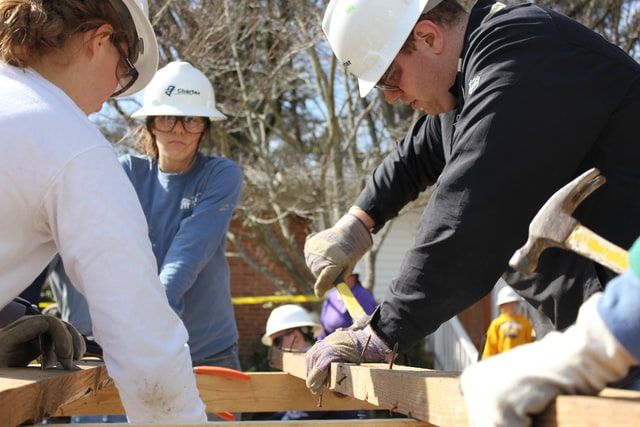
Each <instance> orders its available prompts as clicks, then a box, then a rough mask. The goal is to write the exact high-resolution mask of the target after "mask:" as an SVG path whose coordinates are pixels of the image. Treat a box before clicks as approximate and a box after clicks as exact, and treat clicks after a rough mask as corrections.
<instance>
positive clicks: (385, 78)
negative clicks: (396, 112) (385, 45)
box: [374, 61, 400, 91]
mask: <svg viewBox="0 0 640 427" xmlns="http://www.w3.org/2000/svg"><path fill="white" fill-rule="evenodd" d="M398 80H400V68H398V66H397V65H396V62H395V61H393V62H392V63H391V65H389V68H387V71H385V72H384V74H383V75H382V77H380V80H378V83H376V85H375V86H374V87H375V88H376V89H379V90H383V91H384V90H386V91H393V90H400V87H399V86H398V85H397V83H398Z"/></svg>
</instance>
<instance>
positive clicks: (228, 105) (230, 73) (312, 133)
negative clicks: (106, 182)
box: [101, 0, 640, 292]
mask: <svg viewBox="0 0 640 427" xmlns="http://www.w3.org/2000/svg"><path fill="white" fill-rule="evenodd" d="M639 2H640V0H633V1H613V0H608V1H607V0H582V1H581V0H571V1H565V2H551V1H539V2H538V3H540V4H548V5H549V6H550V7H554V8H557V9H559V10H561V11H562V12H564V13H567V14H569V15H570V16H572V17H574V18H576V19H579V20H581V21H582V22H584V23H585V24H586V25H588V26H590V27H592V28H594V29H596V30H597V31H599V32H600V33H602V34H603V35H604V36H605V37H607V38H609V39H610V40H612V41H613V42H614V43H617V44H618V45H620V46H621V47H622V48H623V49H625V50H627V51H628V52H630V53H632V54H634V53H636V54H637V49H638V37H639V34H638V31H639V27H640V25H638V19H639V17H638V16H639V13H640V7H638V3H639ZM465 3H466V4H467V5H468V4H469V3H470V2H469V1H466V2H465ZM150 6H151V17H152V22H153V24H154V27H155V29H156V32H157V35H158V41H159V45H160V54H161V62H162V64H161V65H164V64H165V63H167V62H169V61H172V60H177V59H180V60H185V61H189V62H191V63H192V64H193V65H194V66H196V67H197V68H199V69H200V70H202V71H203V72H204V73H205V74H207V76H209V78H210V79H211V80H212V82H213V83H214V87H215V91H216V99H217V102H218V105H219V107H220V109H221V110H222V111H224V112H225V114H227V116H228V117H229V119H228V120H227V121H224V122H216V124H215V125H214V129H213V132H212V135H211V138H210V141H209V143H208V144H207V146H206V147H205V148H206V149H207V150H208V151H209V152H210V153H218V154H222V155H225V156H227V157H230V158H232V159H234V160H235V161H237V162H238V163H239V164H240V166H241V167H242V169H243V172H244V178H245V189H244V194H243V198H242V201H241V203H240V205H239V207H238V209H237V210H236V212H235V219H236V220H238V221H240V222H241V223H242V224H243V227H241V228H240V229H239V230H234V232H233V233H230V234H229V239H230V241H231V242H232V243H233V246H234V248H235V250H236V251H237V252H238V254H239V255H240V256H242V257H243V258H244V259H245V260H246V261H247V262H248V263H249V265H252V266H253V267H254V268H256V269H257V270H259V271H260V272H261V273H262V274H263V275H265V277H267V278H269V280H270V281H271V283H273V284H274V285H275V286H276V287H277V288H278V289H280V290H281V291H282V292H310V291H311V286H312V283H313V278H312V277H311V274H310V272H309V271H308V270H307V268H306V266H305V263H304V259H303V254H302V253H301V251H300V247H299V246H300V242H299V241H296V236H295V233H294V232H293V230H292V227H291V221H290V219H291V217H292V216H295V217H302V218H306V219H308V220H309V224H310V229H309V231H313V230H314V229H315V230H318V229H323V228H326V227H328V226H330V225H331V224H332V223H333V222H334V221H335V220H336V219H337V218H338V217H339V216H340V215H342V214H343V213H344V212H345V211H346V210H347V209H348V208H349V206H350V205H351V203H352V202H353V201H354V200H355V197H356V196H357V194H358V193H359V192H360V191H361V189H362V188H363V186H364V183H365V180H366V177H367V176H368V175H369V173H370V172H371V171H372V169H373V168H374V167H375V166H376V165H377V164H378V163H379V162H380V161H381V160H382V158H383V157H384V156H385V155H386V154H387V153H388V152H389V150H390V149H391V148H392V144H393V141H395V140H396V139H398V138H400V137H401V136H402V135H403V134H404V132H405V131H406V130H407V128H408V127H409V125H410V124H411V122H412V121H413V120H414V119H415V113H414V112H412V111H411V109H409V108H407V107H403V106H390V105H388V104H386V103H385V102H383V100H382V98H381V97H380V95H378V94H373V95H370V96H368V97H367V98H359V97H358V94H357V90H356V89H357V86H356V82H355V80H354V79H353V78H352V77H351V76H349V75H347V74H346V73H345V71H344V69H343V68H342V66H341V65H339V64H338V63H337V61H336V59H335V57H334V56H333V55H332V53H331V51H330V49H329V47H328V45H327V44H326V42H325V41H324V37H323V35H322V32H321V29H320V23H321V22H322V14H323V12H324V8H325V6H326V2H325V1H318V0H315V1H314V0H308V1H290V0H207V1H203V0H152V1H150ZM124 102H125V101H114V102H112V105H113V107H114V111H115V114H116V115H117V116H118V117H119V119H118V120H116V121H115V122H113V120H111V122H109V121H107V120H105V121H104V123H101V124H102V126H103V128H104V129H105V130H106V132H107V134H108V135H109V137H110V138H111V139H112V140H114V141H115V140H120V139H123V135H126V134H127V132H128V133H129V134H130V130H131V129H132V128H133V127H134V126H135V123H134V122H133V121H132V120H131V119H129V118H128V114H127V113H128V112H130V110H131V109H132V108H131V105H125V104H124ZM126 102H128V103H132V102H133V103H135V101H131V100H128V101H126ZM124 139H125V140H126V139H128V141H127V143H128V144H131V141H130V139H131V138H126V137H125V138H124ZM383 233H384V232H383ZM246 239H251V240H252V241H253V242H256V243H257V244H258V245H260V247H261V249H262V250H263V252H264V253H266V254H267V255H268V256H269V258H270V259H271V260H272V262H273V263H275V264H276V265H278V266H280V267H281V268H282V269H283V270H284V271H286V272H287V276H288V279H287V280H283V279H282V278H278V277H276V276H275V275H273V274H271V272H270V271H269V270H267V269H265V268H264V267H263V266H262V264H261V263H260V262H258V261H257V260H255V259H253V258H252V254H251V253H250V251H247V250H246V247H245V246H244V244H243V242H245V241H246ZM377 249H378V248H377V247H376V248H374V249H373V251H372V252H371V253H370V254H369V256H368V262H367V264H368V268H367V270H368V271H369V272H370V273H373V271H374V266H375V257H376V255H377ZM367 278H368V281H369V282H370V283H373V274H367Z"/></svg>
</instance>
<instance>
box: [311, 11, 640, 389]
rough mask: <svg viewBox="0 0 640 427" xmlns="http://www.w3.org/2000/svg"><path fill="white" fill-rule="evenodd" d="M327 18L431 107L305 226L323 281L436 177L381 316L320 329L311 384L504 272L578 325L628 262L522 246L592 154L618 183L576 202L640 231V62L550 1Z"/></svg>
mask: <svg viewBox="0 0 640 427" xmlns="http://www.w3.org/2000/svg"><path fill="white" fill-rule="evenodd" d="M322 28H323V31H324V33H325V35H326V37H327V40H328V42H329V45H330V47H331V49H332V50H333V52H334V53H335V55H336V57H337V58H338V60H339V61H340V63H341V64H343V66H344V67H345V69H346V71H348V72H350V73H351V74H353V75H354V76H355V77H356V78H357V79H358V86H359V89H360V95H361V96H365V95H367V94H368V93H369V92H371V91H372V90H373V89H374V88H376V89H378V90H379V91H381V93H380V95H382V96H383V97H384V98H385V100H386V101H387V102H389V103H395V102H402V103H403V104H405V105H407V106H411V107H412V108H413V109H415V110H417V111H423V112H424V113H426V114H424V115H422V116H420V117H419V118H418V119H417V120H416V122H415V123H413V124H412V125H411V127H410V130H409V131H408V132H407V134H406V136H405V137H404V138H402V139H400V140H399V141H397V142H395V143H394V144H391V146H392V147H393V148H392V150H391V151H390V153H389V154H388V155H387V156H386V157H385V158H384V159H383V161H382V162H381V163H380V164H379V165H378V166H377V167H376V169H375V170H374V171H373V172H372V174H371V175H370V177H369V178H368V180H367V182H366V184H365V187H364V189H363V190H362V192H361V193H360V195H359V196H358V198H357V199H356V201H355V202H354V204H353V205H352V206H351V208H350V209H349V210H348V212H347V213H345V215H343V216H342V217H341V218H339V219H338V221H337V222H336V223H335V224H334V225H333V226H332V227H330V228H328V229H326V230H323V231H320V232H318V233H316V234H314V235H313V236H310V237H309V238H308V239H307V240H306V242H305V251H304V252H305V260H306V262H307V266H308V267H309V269H310V270H311V271H312V272H313V273H314V275H315V276H316V277H317V280H316V283H315V285H314V289H315V292H316V294H317V295H323V294H324V293H325V292H327V291H328V290H329V289H331V288H332V287H333V284H334V282H335V280H336V278H337V277H338V276H339V275H343V276H346V275H348V274H349V272H350V270H351V269H352V268H353V266H354V265H355V264H356V262H357V261H358V260H359V259H360V258H362V256H363V255H364V254H365V253H366V252H367V251H368V250H369V249H370V248H371V247H372V245H373V240H372V237H371V234H372V233H376V232H378V231H379V230H380V229H382V227H384V225H385V223H387V222H388V221H390V220H391V219H392V218H394V217H395V216H397V215H398V213H399V212H400V211H401V210H402V209H403V208H404V207H405V206H406V205H407V204H408V203H409V202H411V201H412V200H415V199H416V198H417V197H419V195H420V194H421V193H422V192H424V191H425V190H426V189H427V187H429V186H435V190H434V191H433V193H432V195H431V196H430V198H429V201H428V203H427V206H426V207H425V210H424V212H423V215H422V217H421V220H420V226H419V227H418V229H417V232H416V236H415V239H414V242H413V244H412V246H411V247H410V248H409V250H408V251H407V252H406V254H405V256H404V258H403V261H402V263H401V266H400V269H399V272H398V274H397V276H396V277H395V278H394V279H393V280H392V281H391V282H390V284H389V285H390V286H389V290H388V292H387V294H386V296H385V298H384V299H383V301H382V302H381V304H380V306H379V309H377V310H376V312H375V313H374V314H373V316H372V317H371V322H370V323H369V325H368V326H367V327H366V328H364V329H362V330H358V331H353V330H345V331H337V332H334V333H333V334H331V335H329V336H328V337H327V338H325V339H324V340H322V341H319V342H317V343H316V344H315V345H314V347H313V348H311V349H310V350H309V351H308V352H307V354H306V358H307V366H308V367H309V372H308V375H307V386H308V387H309V388H310V389H311V390H312V391H313V392H315V393H320V392H321V391H322V390H323V384H324V383H325V381H326V378H327V374H328V368H329V366H330V364H331V362H334V361H337V360H342V361H350V362H353V358H354V357H355V356H354V355H355V354H358V352H357V350H355V351H354V349H358V348H363V347H364V344H365V343H366V342H367V340H370V341H369V345H368V346H367V352H368V354H365V357H364V360H368V361H372V362H373V361H375V362H379V361H381V360H384V359H385V358H386V357H388V354H389V353H390V352H391V349H393V348H394V347H395V346H396V345H397V346H398V351H399V352H400V353H403V352H406V351H407V350H408V349H410V348H411V347H412V346H413V345H414V344H416V343H417V342H418V341H419V340H420V339H421V338H423V337H424V336H426V335H428V334H430V333H432V332H434V331H435V330H436V329H437V328H438V327H439V326H440V325H441V324H442V323H444V322H446V321H447V320H448V319H450V318H451V317H452V316H454V315H456V314H457V313H460V312H461V311H462V310H464V309H465V308H467V307H469V306H470V305H471V304H473V303H475V302H476V301H478V300H480V299H481V298H482V297H484V296H485V295H487V294H488V293H489V292H490V291H491V287H492V285H493V284H494V283H496V281H497V280H498V278H499V277H500V276H501V275H503V274H504V273H506V275H505V277H504V278H505V280H506V282H507V283H508V284H509V285H511V286H512V287H514V289H516V290H517V291H518V293H519V294H521V295H522V296H523V297H525V298H526V300H527V301H528V302H529V303H530V304H531V305H532V306H534V307H535V308H537V309H538V310H539V311H541V312H543V313H544V314H545V315H546V316H547V317H549V319H550V321H551V322H552V323H553V325H554V326H555V327H556V328H558V329H564V328H567V327H569V326H570V325H571V324H572V323H573V322H574V321H575V320H576V317H577V314H578V310H579V309H580V306H581V304H582V303H583V302H584V301H586V300H587V299H588V298H589V296H590V295H592V294H594V293H596V292H598V291H600V290H602V289H604V288H605V286H607V283H609V281H610V280H611V279H612V278H613V277H614V276H615V274H614V272H612V271H610V270H608V269H606V268H604V267H602V266H600V265H598V264H597V263H595V262H593V261H590V260H588V259H584V258H581V257H579V256H578V255H576V254H573V253H571V252H569V251H561V250H559V249H554V248H552V249H549V250H548V251H546V252H545V253H544V254H543V256H542V257H541V258H540V261H539V263H538V268H537V271H536V273H535V275H530V276H526V277H524V276H522V275H519V274H517V273H516V272H514V271H511V270H508V261H509V259H510V257H511V255H512V254H513V252H514V251H515V250H516V249H517V248H519V247H520V246H522V244H524V242H525V241H526V240H527V230H528V226H529V223H530V221H531V218H533V217H534V216H535V214H536V212H537V211H538V210H539V209H540V207H541V206H542V205H543V204H544V203H545V202H546V201H547V199H548V197H549V196H550V195H551V194H553V193H554V192H555V191H557V190H558V189H559V188H561V187H563V186H564V185H565V184H566V183H567V182H569V181H570V180H571V179H572V178H573V177H577V176H579V175H580V174H581V173H582V172H584V171H585V170H588V169H589V168H591V167H597V168H599V169H600V170H601V171H602V172H603V175H605V176H606V178H607V184H606V185H604V186H603V187H602V188H600V189H599V190H598V191H597V192H595V193H594V194H592V195H590V196H589V198H588V199H586V200H585V201H584V202H582V203H581V204H580V206H579V207H578V209H577V210H576V211H575V212H574V213H573V214H574V215H575V217H576V218H578V220H579V221H580V222H581V223H583V224H587V225H588V226H589V228H591V229H595V230H597V231H598V232H599V233H601V234H602V235H605V236H607V238H608V239H610V240H612V241H613V242H614V243H616V244H617V245H619V246H621V247H629V246H630V245H631V244H632V242H633V239H634V238H636V236H638V235H639V234H640V221H638V220H637V218H639V217H640V204H638V203H635V201H637V200H638V188H640V174H638V173H636V172H635V171H637V170H638V168H637V164H638V160H640V144H638V143H637V125H636V122H637V117H639V116H640V64H638V63H637V62H636V61H635V60H634V59H633V58H631V57H630V56H629V55H628V54H626V53H625V52H623V51H622V50H621V49H620V48H618V47H617V46H615V45H613V44H611V43H609V42H607V41H606V40H605V39H604V38H603V37H602V36H601V35H599V34H597V33H595V32H593V31H592V30H590V29H588V28H585V27H584V26H582V25H580V24H579V23H577V22H575V21H573V20H571V19H569V18H567V17H566V16H563V15H562V14H560V13H557V12H555V11H552V10H549V9H546V8H543V7H540V6H539V5H537V4H536V2H532V3H526V4H517V5H509V6H507V5H505V4H503V3H500V2H497V1H494V0H478V1H476V2H475V4H474V5H473V7H472V8H471V9H470V10H469V11H467V10H466V9H464V8H463V7H462V5H461V4H460V2H458V1H456V0H331V1H330V2H329V3H328V5H327V8H326V11H325V15H324V19H323V22H322ZM576 76H579V78H576ZM541 118H543V119H542V121H541ZM541 165H544V167H541ZM630 171H634V172H630ZM436 183H437V185H436ZM630 201H634V202H630ZM618 205H619V206H620V207H619V209H613V208H612V206H618ZM505 270H507V271H505ZM514 351H515V350H514Z"/></svg>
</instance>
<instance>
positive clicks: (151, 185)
mask: <svg viewBox="0 0 640 427" xmlns="http://www.w3.org/2000/svg"><path fill="white" fill-rule="evenodd" d="M132 117H134V118H143V119H145V125H144V127H143V129H142V131H141V133H142V135H141V138H140V141H139V148H140V150H141V151H142V152H143V153H144V154H145V155H144V156H131V155H126V156H123V157H121V158H120V162H121V163H122V165H123V167H124V169H125V172H126V173H127V175H128V177H129V179H130V180H131V183H132V184H133V186H134V188H135V191H136V193H137V195H138V198H139V199H140V203H141V204H142V209H143V211H144V214H145V216H146V218H147V223H148V227H149V237H150V238H151V244H152V248H153V253H154V255H155V256H156V262H157V268H158V272H159V276H160V281H161V282H162V285H163V286H164V290H165V292H166V294H167V298H168V299H169V304H170V305H171V307H172V308H173V310H174V311H175V312H176V313H177V314H178V315H179V316H180V318H182V320H183V321H184V324H185V326H186V328H187V332H188V333H189V349H190V350H191V358H192V361H193V365H194V366H197V365H214V366H224V367H228V368H233V369H238V370H239V369H240V361H239V358H238V350H237V345H236V343H237V340H238V330H237V326H236V322H235V318H234V313H233V305H232V303H231V290H230V282H229V265H228V263H227V258H226V256H225V250H226V233H227V228H228V226H229V221H230V220H231V214H232V213H233V209H234V207H235V206H236V204H237V202H238V199H239V197H240V192H241V189H242V173H241V171H240V168H239V167H238V165H236V164H235V163H234V162H232V161H231V160H229V159H226V158H223V157H216V156H205V155H203V154H200V153H199V152H198V148H199V147H200V145H201V144H202V142H203V141H204V140H205V139H206V138H207V136H208V133H209V129H210V126H211V121H213V120H224V119H225V116H224V114H222V113H221V112H220V111H219V110H218V109H217V107H216V103H215V96H214V90H213V86H212V84H211V82H210V81H209V79H208V78H207V77H206V76H205V75H204V73H202V72H201V71H200V70H198V69H196V68H194V67H193V66H192V65H191V64H189V63H188V62H182V61H175V62H170V63H169V64H167V65H166V66H165V67H163V68H161V69H160V70H158V72H157V73H156V74H155V76H154V77H153V79H152V80H151V82H150V83H149V85H148V86H147V87H146V89H145V91H144V99H143V105H142V107H141V108H140V109H139V110H137V111H136V112H135V113H133V115H132ZM67 281H68V278H67V277H66V275H65V271H64V268H63V267H62V265H61V264H58V265H57V266H56V267H55V272H54V274H53V275H52V277H51V283H52V289H53V290H54V294H55V295H56V296H57V297H58V296H59V298H58V300H59V303H61V311H62V312H63V313H64V314H68V315H69V317H68V318H66V317H63V320H68V321H69V322H71V323H74V322H76V321H77V322H78V327H79V328H81V331H82V333H83V334H85V335H91V331H90V329H91V323H90V322H87V320H88V319H87V318H88V312H87V309H86V303H85V302H84V301H83V299H82V297H78V296H77V295H74V292H73V289H72V287H71V286H69V285H68V283H66V282H67ZM65 303H68V304H73V306H70V307H65ZM87 329H88V330H87Z"/></svg>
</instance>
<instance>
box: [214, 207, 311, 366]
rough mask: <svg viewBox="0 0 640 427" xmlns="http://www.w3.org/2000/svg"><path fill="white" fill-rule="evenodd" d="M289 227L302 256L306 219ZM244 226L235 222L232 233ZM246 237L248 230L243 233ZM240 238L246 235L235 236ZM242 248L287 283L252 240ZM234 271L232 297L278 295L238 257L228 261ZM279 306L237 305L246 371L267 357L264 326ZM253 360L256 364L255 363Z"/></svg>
mask: <svg viewBox="0 0 640 427" xmlns="http://www.w3.org/2000/svg"><path fill="white" fill-rule="evenodd" d="M289 224H290V228H291V230H292V232H293V233H294V235H295V238H296V242H297V243H298V245H299V247H300V253H302V247H303V244H304V243H303V242H304V238H305V236H306V234H307V233H308V223H307V222H306V220H304V219H303V218H299V217H291V218H290V219H289ZM241 227H242V226H241V225H240V224H239V222H238V221H232V223H231V226H230V229H231V230H232V231H240V229H241ZM242 231H243V232H244V233H246V231H247V230H246V229H244V230H242ZM235 234H236V235H240V234H243V233H239V232H238V233H235ZM241 244H242V246H243V248H244V249H245V250H246V251H248V252H250V253H251V254H252V258H253V259H254V260H259V262H260V264H261V265H262V266H264V267H266V268H267V269H268V270H269V271H270V272H272V273H273V274H274V275H276V276H277V277H279V278H280V279H282V280H284V281H285V282H286V279H287V276H286V275H285V274H284V272H283V271H282V269H280V268H279V266H277V265H276V264H275V263H273V262H270V261H269V259H268V257H267V256H266V255H265V253H264V252H263V251H262V250H261V249H260V248H259V247H258V246H257V245H256V244H255V242H254V241H252V240H251V239H241ZM228 252H229V253H233V252H234V248H233V245H232V244H231V243H229V245H228ZM227 260H228V261H229V267H230V269H231V294H232V296H234V297H245V296H265V295H273V294H274V293H276V291H277V288H276V287H275V286H274V285H272V284H271V283H270V282H269V281H268V280H267V279H266V278H264V277H263V276H262V275H261V274H260V273H258V272H257V271H255V270H254V269H253V268H251V267H250V266H249V265H248V264H247V263H245V262H244V260H242V258H240V257H239V256H229V257H227ZM276 306H277V305H272V304H265V305H262V304H251V305H235V306H234V311H235V318H236V323H237V325H238V331H239V333H240V338H239V341H238V348H239V352H240V360H241V361H242V364H243V369H249V368H251V367H252V366H256V364H257V362H256V360H255V359H261V358H264V357H266V350H267V349H266V348H265V347H264V346H263V345H262V344H261V343H260V338H261V337H262V335H263V334H264V329H265V324H266V322H267V318H268V317H269V313H270V312H271V310H273V308H275V307H276ZM252 359H253V360H252ZM265 366H266V365H265Z"/></svg>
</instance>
